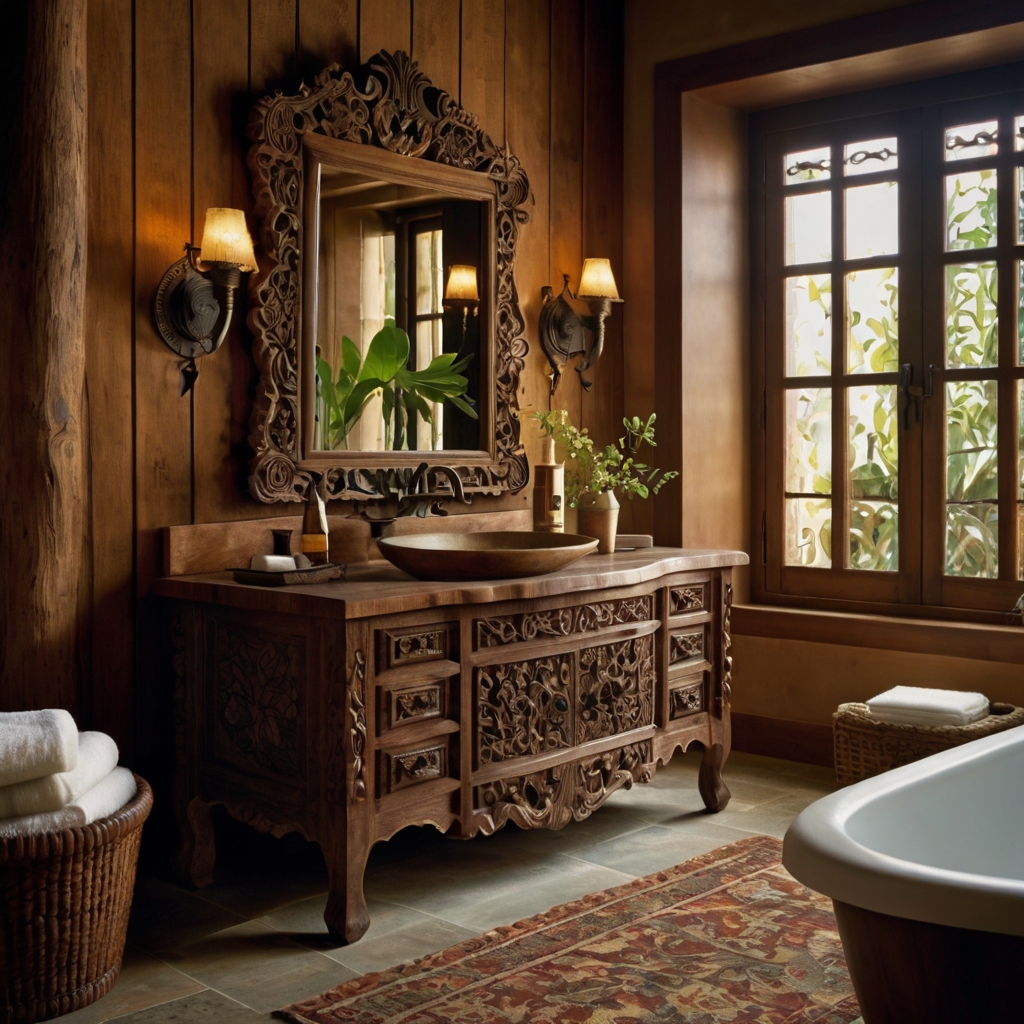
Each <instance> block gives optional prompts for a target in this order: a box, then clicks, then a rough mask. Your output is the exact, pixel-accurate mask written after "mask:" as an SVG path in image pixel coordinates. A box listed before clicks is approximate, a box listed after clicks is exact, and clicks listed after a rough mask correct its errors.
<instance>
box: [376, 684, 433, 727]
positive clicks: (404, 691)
mask: <svg viewBox="0 0 1024 1024" xmlns="http://www.w3.org/2000/svg"><path fill="white" fill-rule="evenodd" d="M377 693H378V697H379V699H378V706H377V713H378V719H377V721H378V732H379V733H383V732H386V731H388V730H390V729H399V728H401V727H402V726H409V725H415V724H416V723H418V722H424V721H429V720H430V719H431V718H441V717H442V716H444V715H445V714H446V713H447V708H448V680H447V679H435V680H431V681H430V682H416V683H410V684H409V685H408V686H389V687H386V688H385V687H381V688H380V689H379V690H378V691H377Z"/></svg>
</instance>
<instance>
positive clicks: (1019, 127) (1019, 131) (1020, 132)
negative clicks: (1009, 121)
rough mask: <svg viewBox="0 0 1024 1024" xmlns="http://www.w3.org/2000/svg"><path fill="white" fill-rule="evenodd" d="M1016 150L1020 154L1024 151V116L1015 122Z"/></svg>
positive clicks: (1014, 138) (1014, 137)
mask: <svg viewBox="0 0 1024 1024" xmlns="http://www.w3.org/2000/svg"><path fill="white" fill-rule="evenodd" d="M1013 133H1014V134H1013V141H1014V147H1013V148H1014V149H1016V150H1017V151H1018V152H1019V151H1020V150H1022V149H1024V115H1021V116H1020V117H1018V118H1017V119H1016V120H1015V121H1014V122H1013Z"/></svg>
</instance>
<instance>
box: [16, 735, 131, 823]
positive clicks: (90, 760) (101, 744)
mask: <svg viewBox="0 0 1024 1024" xmlns="http://www.w3.org/2000/svg"><path fill="white" fill-rule="evenodd" d="M115 767H117V744H116V743H115V742H114V741H113V740H112V739H111V738H110V737H109V736H107V735H105V734H104V733H102V732H83V733H79V734H78V763H77V764H76V765H75V767H74V768H73V769H72V770H71V771H69V772H61V773H60V774H57V775H47V776H46V777H45V778H43V779H32V780H30V781H29V782H17V783H15V784H14V785H13V786H3V787H0V818H16V817H20V816H21V815H23V814H44V813H46V812H47V811H59V810H60V809H61V808H62V807H66V806H67V805H68V804H69V803H71V802H72V801H74V800H77V799H78V798H79V797H80V796H82V794H83V793H88V792H89V790H90V789H92V787H93V786H95V785H96V783H97V782H99V781H100V780H101V779H105V778H106V777H107V776H108V775H109V774H110V773H111V772H112V771H113V770H114V768H115Z"/></svg>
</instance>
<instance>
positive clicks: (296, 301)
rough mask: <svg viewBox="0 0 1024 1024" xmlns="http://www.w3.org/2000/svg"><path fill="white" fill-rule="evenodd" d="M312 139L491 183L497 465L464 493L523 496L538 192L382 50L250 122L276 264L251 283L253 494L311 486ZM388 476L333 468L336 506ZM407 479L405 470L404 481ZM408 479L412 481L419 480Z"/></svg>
mask: <svg viewBox="0 0 1024 1024" xmlns="http://www.w3.org/2000/svg"><path fill="white" fill-rule="evenodd" d="M307 132H309V133H316V134H320V135H326V136H329V137H331V138H335V139H341V140H343V141H345V142H353V143H360V144H362V145H368V146H378V147H380V148H382V149H386V150H388V151H390V152H392V153H399V154H402V155H404V156H410V157H419V158H421V159H425V160H432V161H435V162H436V163H441V164H448V165H451V166H454V167H461V168H464V169H466V170H472V171H478V172H481V173H483V174H486V175H487V176H488V177H489V178H490V179H491V180H492V181H493V182H494V184H495V193H496V214H495V216H496V225H495V227H496V244H497V260H496V262H497V289H496V306H495V309H496V324H495V359H494V381H493V385H494V389H495V392H496V399H497V401H496V406H495V409H496V419H495V438H494V461H493V462H491V463H489V464H487V465H484V466H475V467H456V468H457V469H458V472H459V474H460V476H461V477H462V479H463V483H464V487H465V490H466V491H467V492H476V493H492V494H497V493H501V492H504V491H511V492H515V491H519V490H521V489H522V488H523V487H524V486H525V485H526V483H527V480H528V477H529V470H528V467H527V463H526V454H525V451H524V449H523V446H522V445H521V444H520V441H519V419H518V415H517V413H518V408H519V401H518V387H519V378H520V375H521V373H522V369H523V365H524V362H525V359H526V353H527V344H526V341H525V339H524V337H523V333H524V329H525V322H524V320H523V317H522V314H521V312H520V310H519V297H518V294H517V292H516V285H515V279H514V270H515V258H516V244H517V241H518V236H519V228H520V225H522V224H524V223H525V222H526V220H527V219H528V215H527V212H526V210H525V209H524V208H523V206H524V204H525V202H526V200H527V199H528V198H529V194H530V189H529V184H528V182H527V178H526V174H525V173H524V171H523V168H522V165H521V164H520V163H519V160H518V159H517V158H516V157H515V156H513V155H512V154H511V153H510V152H509V151H508V148H507V147H506V148H504V149H502V148H499V147H498V146H497V145H496V144H495V143H494V142H493V141H492V140H491V138H490V137H489V136H488V135H487V134H486V133H485V132H484V131H483V130H482V129H481V128H480V125H479V122H478V121H477V118H476V117H475V116H474V115H473V114H471V113H469V112H468V111H466V110H464V109H463V108H462V107H460V106H459V104H458V103H457V102H456V101H455V99H453V97H452V96H451V95H450V94H449V93H447V92H445V91H444V90H443V89H438V88H436V87H435V86H433V85H432V84H431V82H430V80H429V79H428V78H427V77H426V76H425V75H424V74H423V73H422V72H421V71H420V70H419V67H418V65H417V64H416V63H415V62H414V61H412V60H410V58H409V57H408V55H407V54H405V53H402V52H401V51H399V52H397V53H387V52H384V51H382V52H380V53H378V54H376V55H375V56H373V57H372V58H371V59H370V61H369V63H368V64H365V65H363V66H362V67H360V68H358V69H357V70H356V72H355V73H354V74H352V73H350V72H347V71H342V70H341V68H340V67H339V66H338V65H337V64H332V65H331V66H330V67H328V68H326V69H325V70H324V71H322V72H320V74H319V75H317V77H316V79H315V80H314V82H313V85H312V87H310V86H307V85H303V86H302V87H301V88H300V90H299V93H298V94H297V95H294V96H283V95H281V93H276V94H275V95H273V96H268V97H266V98H264V99H262V100H260V101H259V103H257V104H256V106H255V108H254V109H253V111H252V114H251V115H250V118H249V125H248V135H249V138H250V139H251V140H252V141H253V146H252V147H251V148H250V150H249V157H248V159H249V167H250V169H251V171H252V176H253V195H254V196H255V198H256V211H255V212H256V215H257V216H258V217H259V218H260V221H261V227H260V242H261V244H262V248H263V252H264V254H265V255H266V257H267V261H266V262H265V263H264V264H263V265H262V266H261V269H260V270H259V271H258V272H257V273H254V274H253V275H252V278H251V280H250V282H249V317H248V324H249V329H250V330H251V331H252V333H253V348H252V354H253V359H254V360H255V362H256V366H257V368H258V370H259V374H260V379H259V384H258V387H257V393H256V401H255V405H254V407H253V413H252V418H251V421H250V438H249V440H250V444H251V446H252V449H253V452H254V453H255V455H254V458H253V460H252V463H251V465H250V476H249V489H250V491H251V492H252V494H253V496H254V497H256V498H258V499H259V500H260V501H266V502H274V501H301V500H303V498H304V496H305V494H306V491H307V489H308V488H309V484H310V476H309V473H308V472H306V471H305V470H302V469H300V468H299V467H298V464H297V463H298V458H299V443H298V441H299V438H298V423H299V415H298V412H299V408H298V405H299V368H298V362H299V339H300V336H301V334H300V332H301V315H302V301H301V297H302V281H301V273H302V267H301V259H300V255H301V237H302V195H303V174H304V170H303V154H302V137H303V135H304V134H306V133H307ZM387 472H395V471H389V470H387V469H386V468H382V469H374V468H354V469H349V468H340V467H339V468H334V469H332V470H330V471H329V472H328V473H327V489H328V494H329V496H330V497H332V498H345V499H354V500H360V501H366V500H373V499H378V498H382V497H385V496H386V490H385V488H384V486H383V477H384V474H386V473H387ZM397 472H399V473H402V472H403V471H402V470H399V471H397ZM411 473H412V470H411V469H410V470H408V471H407V474H411Z"/></svg>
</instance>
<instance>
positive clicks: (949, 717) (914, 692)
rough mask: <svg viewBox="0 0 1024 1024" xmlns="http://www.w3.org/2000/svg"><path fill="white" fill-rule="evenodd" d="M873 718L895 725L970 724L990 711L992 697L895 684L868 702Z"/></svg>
mask: <svg viewBox="0 0 1024 1024" xmlns="http://www.w3.org/2000/svg"><path fill="white" fill-rule="evenodd" d="M867 704H868V709H869V710H870V712H871V716H872V718H877V719H878V720H879V721H882V722H891V723H893V724H895V725H970V723H971V722H977V721H978V720H979V719H981V718H984V717H985V716H986V715H987V714H988V707H989V704H988V698H987V697H986V696H984V695H983V694H980V693H966V692H963V691H960V690H932V689H928V688H927V687H924V686H894V687H893V688H892V689H891V690H886V691H885V693H880V694H879V695H878V696H877V697H872V698H871V699H870V700H869V701H868V702H867Z"/></svg>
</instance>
